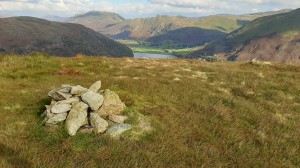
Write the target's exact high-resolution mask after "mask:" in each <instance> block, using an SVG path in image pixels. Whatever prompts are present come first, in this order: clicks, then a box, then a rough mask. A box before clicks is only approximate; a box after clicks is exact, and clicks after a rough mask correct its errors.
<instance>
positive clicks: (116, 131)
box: [106, 124, 132, 138]
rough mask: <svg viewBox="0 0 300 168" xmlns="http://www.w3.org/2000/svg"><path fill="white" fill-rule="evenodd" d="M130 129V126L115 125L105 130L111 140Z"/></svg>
mask: <svg viewBox="0 0 300 168" xmlns="http://www.w3.org/2000/svg"><path fill="white" fill-rule="evenodd" d="M130 129H132V126H131V125H130V124H115V125H113V126H112V127H110V128H109V129H107V130H106V134H107V135H109V136H111V137H113V138H117V137H119V136H120V135H121V134H123V133H124V132H125V131H128V130H130Z"/></svg>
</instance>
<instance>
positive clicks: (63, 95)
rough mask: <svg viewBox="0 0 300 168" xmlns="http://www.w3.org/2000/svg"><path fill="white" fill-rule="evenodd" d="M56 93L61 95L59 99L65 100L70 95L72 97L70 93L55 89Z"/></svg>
mask: <svg viewBox="0 0 300 168" xmlns="http://www.w3.org/2000/svg"><path fill="white" fill-rule="evenodd" d="M56 94H57V95H58V96H59V97H61V100H66V99H68V98H70V97H72V94H71V93H64V92H60V91H57V92H56Z"/></svg>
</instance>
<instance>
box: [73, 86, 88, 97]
mask: <svg viewBox="0 0 300 168" xmlns="http://www.w3.org/2000/svg"><path fill="white" fill-rule="evenodd" d="M87 91H88V89H87V88H84V87H82V86H80V85H77V86H72V89H71V94H72V95H82V94H84V93H86V92H87Z"/></svg>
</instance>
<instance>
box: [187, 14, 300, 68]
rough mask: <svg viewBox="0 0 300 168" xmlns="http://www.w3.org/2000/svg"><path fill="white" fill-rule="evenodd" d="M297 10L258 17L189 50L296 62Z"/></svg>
mask: <svg viewBox="0 0 300 168" xmlns="http://www.w3.org/2000/svg"><path fill="white" fill-rule="evenodd" d="M299 19H300V9H297V10H294V11H291V12H288V13H283V14H277V15H272V16H266V17H262V18H258V19H256V20H254V21H253V22H251V23H250V24H248V25H246V26H244V27H242V28H240V29H238V30H236V31H234V32H232V33H231V34H230V35H228V36H227V37H226V38H223V39H221V40H218V41H216V42H213V43H211V44H210V45H208V46H207V47H205V48H204V49H202V50H200V51H196V52H194V53H192V54H191V55H190V56H192V57H204V56H211V55H215V54H217V55H218V56H219V57H221V58H225V59H227V60H239V61H246V60H251V59H254V58H255V59H257V60H263V61H278V62H288V63H289V62H292V63H294V62H300V55H299V53H300V22H299Z"/></svg>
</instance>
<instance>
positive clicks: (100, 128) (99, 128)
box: [90, 113, 108, 134]
mask: <svg viewBox="0 0 300 168" xmlns="http://www.w3.org/2000/svg"><path fill="white" fill-rule="evenodd" d="M90 121H91V125H92V127H93V128H94V130H93V132H94V133H95V134H99V133H103V132H105V131H106V130H107V127H108V122H107V121H106V120H104V119H102V118H101V117H100V116H99V115H98V113H91V114H90Z"/></svg>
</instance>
